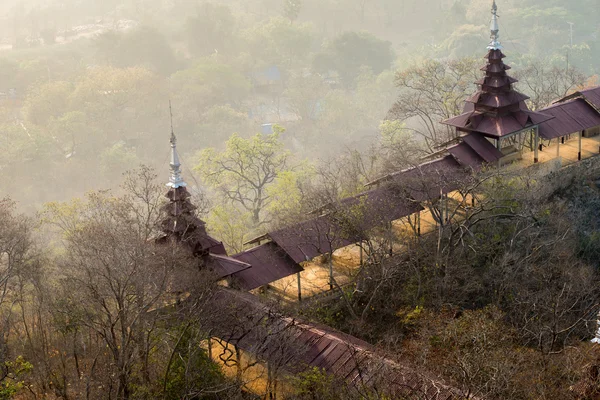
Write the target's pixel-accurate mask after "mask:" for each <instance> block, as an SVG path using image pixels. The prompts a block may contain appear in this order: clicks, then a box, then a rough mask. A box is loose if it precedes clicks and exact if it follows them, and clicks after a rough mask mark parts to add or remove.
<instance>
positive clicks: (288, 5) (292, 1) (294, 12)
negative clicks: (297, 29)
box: [283, 0, 302, 23]
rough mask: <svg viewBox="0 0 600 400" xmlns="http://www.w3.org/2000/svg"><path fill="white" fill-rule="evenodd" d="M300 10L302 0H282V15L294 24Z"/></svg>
mask: <svg viewBox="0 0 600 400" xmlns="http://www.w3.org/2000/svg"><path fill="white" fill-rule="evenodd" d="M301 10H302V0H284V1H283V15H284V16H285V17H286V18H287V19H289V20H290V22H292V23H293V22H294V21H296V20H297V19H298V15H300V11H301Z"/></svg>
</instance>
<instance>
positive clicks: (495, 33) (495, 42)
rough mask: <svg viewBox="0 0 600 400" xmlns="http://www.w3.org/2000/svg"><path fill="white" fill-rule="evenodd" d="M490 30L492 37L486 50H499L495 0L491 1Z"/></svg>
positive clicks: (500, 47)
mask: <svg viewBox="0 0 600 400" xmlns="http://www.w3.org/2000/svg"><path fill="white" fill-rule="evenodd" d="M490 32H491V36H490V38H491V39H492V40H491V41H490V44H489V45H488V47H487V48H488V50H500V49H502V45H501V44H500V35H499V32H500V28H499V27H498V6H497V5H496V0H493V3H492V22H490Z"/></svg>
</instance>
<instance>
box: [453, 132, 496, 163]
mask: <svg viewBox="0 0 600 400" xmlns="http://www.w3.org/2000/svg"><path fill="white" fill-rule="evenodd" d="M462 140H463V141H464V142H465V143H467V144H468V145H469V146H471V148H472V149H473V150H475V152H476V153H477V154H478V155H479V156H480V157H481V158H483V159H484V160H485V161H486V162H494V161H498V160H499V159H501V158H502V157H503V156H504V155H503V154H502V152H501V151H500V150H498V149H497V148H496V146H494V145H493V144H491V143H490V142H489V140H487V139H486V138H485V137H483V136H482V135H479V134H477V133H471V134H469V135H467V136H465V137H463V138H462Z"/></svg>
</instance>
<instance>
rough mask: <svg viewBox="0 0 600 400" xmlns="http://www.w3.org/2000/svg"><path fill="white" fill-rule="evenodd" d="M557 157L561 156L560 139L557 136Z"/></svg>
mask: <svg viewBox="0 0 600 400" xmlns="http://www.w3.org/2000/svg"><path fill="white" fill-rule="evenodd" d="M556 157H560V140H558V138H556Z"/></svg>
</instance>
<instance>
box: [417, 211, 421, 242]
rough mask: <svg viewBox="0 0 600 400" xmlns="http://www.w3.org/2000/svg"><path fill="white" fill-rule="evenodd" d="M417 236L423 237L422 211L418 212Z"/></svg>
mask: <svg viewBox="0 0 600 400" xmlns="http://www.w3.org/2000/svg"><path fill="white" fill-rule="evenodd" d="M417 236H421V210H419V211H417Z"/></svg>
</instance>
